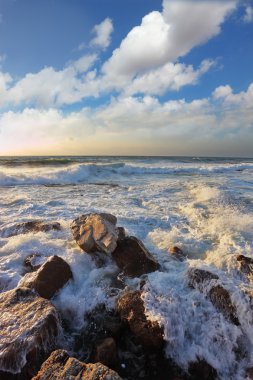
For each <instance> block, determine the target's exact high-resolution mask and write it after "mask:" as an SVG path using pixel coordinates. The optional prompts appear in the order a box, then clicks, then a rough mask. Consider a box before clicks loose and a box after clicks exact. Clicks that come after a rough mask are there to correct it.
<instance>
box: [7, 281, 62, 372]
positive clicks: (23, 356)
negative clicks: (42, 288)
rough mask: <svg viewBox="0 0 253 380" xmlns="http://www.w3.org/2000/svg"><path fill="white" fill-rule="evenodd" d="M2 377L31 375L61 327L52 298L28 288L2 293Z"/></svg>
mask: <svg viewBox="0 0 253 380" xmlns="http://www.w3.org/2000/svg"><path fill="white" fill-rule="evenodd" d="M0 325H1V334H0V379H30V378H31V377H32V376H33V375H34V373H36V371H37V370H38V368H39V366H40V365H41V363H42V361H43V360H45V358H46V355H47V354H49V353H50V351H51V350H52V349H54V347H55V345H56V342H57V338H58V335H59V331H60V323H59V320H58V315H57V312H56V310H55V308H54V306H53V305H52V304H51V302H50V301H48V300H45V299H43V298H41V297H39V296H38V295H37V294H36V293H35V292H34V291H33V290H31V289H28V288H15V289H14V290H10V291H8V292H5V293H2V294H0Z"/></svg>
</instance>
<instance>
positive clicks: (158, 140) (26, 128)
mask: <svg viewBox="0 0 253 380" xmlns="http://www.w3.org/2000/svg"><path fill="white" fill-rule="evenodd" d="M224 88H226V86H223V89H222V87H220V88H217V89H216V90H215V91H214V94H216V95H219V96H218V98H219V102H217V101H215V102H213V100H212V98H210V99H209V98H203V99H195V100H193V101H191V102H186V101H185V100H184V99H181V100H170V101H167V102H165V103H163V104H162V103H160V102H159V100H158V99H157V98H155V97H152V96H144V97H132V96H127V97H125V96H120V97H118V98H114V99H112V101H111V102H110V103H109V104H108V105H106V106H101V107H98V108H97V109H88V108H85V109H83V110H81V111H79V112H73V113H70V114H67V115H66V114H64V113H62V112H60V111H59V110H55V109H49V110H39V109H25V110H23V111H21V112H17V113H14V112H5V113H3V114H2V115H1V116H0V151H1V152H2V153H3V152H6V151H7V150H8V151H9V152H10V151H12V152H15V150H16V152H17V151H18V152H20V151H21V150H22V149H23V151H25V150H26V149H27V150H28V151H29V152H30V151H31V149H37V154H39V153H43V152H42V149H43V147H44V149H45V147H46V149H48V152H49V151H50V153H55V152H65V153H66V154H67V153H69V154H73V153H74V152H75V153H76V154H78V153H79V154H81V153H84V152H86V153H87V152H88V153H89V154H97V153H98V152H99V153H100V154H106V153H108V152H111V154H112V153H113V152H114V154H121V153H122V151H121V148H122V147H123V146H124V149H126V150H124V153H125V154H127V153H129V152H130V151H131V149H132V146H135V144H136V143H137V142H138V149H139V151H135V152H133V151H131V153H132V154H133V153H135V154H137V153H138V152H139V154H140V153H145V154H150V152H151V151H152V149H154V147H155V149H156V150H153V151H152V152H153V153H154V154H159V152H160V151H159V149H162V148H161V147H163V149H165V150H164V151H163V154H166V149H172V151H173V149H176V148H177V149H180V150H178V154H179V153H180V154H190V153H195V154H200V153H201V152H202V153H203V152H204V151H205V149H209V151H210V153H211V152H212V151H213V152H216V151H215V149H216V144H217V143H219V141H222V143H223V145H224V149H225V148H226V149H227V151H226V152H227V153H229V152H230V153H231V154H232V153H233V149H237V148H236V143H238V142H239V141H240V144H242V145H241V146H242V147H243V146H244V145H245V144H246V145H245V146H248V152H249V153H250V149H251V154H252V144H250V143H249V142H251V141H252V133H253V128H252V127H253V109H252V104H253V103H252V100H253V83H252V84H251V85H250V86H249V88H248V89H247V91H245V92H241V93H238V94H236V93H233V91H232V89H231V92H230V90H229V89H230V87H229V86H227V90H224ZM229 97H234V99H236V101H234V102H231V99H232V98H230V99H229ZM14 136H15V138H14ZM154 142H155V145H154ZM173 144H174V145H173ZM175 144H176V145H175ZM191 144H193V145H192V146H193V147H194V149H195V151H194V150H192V151H191V150H190V148H189V146H191ZM243 144H244V145H243ZM166 146H167V148H166ZM152 147H153V148H152ZM250 147H251V148H250ZM220 148H221V149H222V147H221V146H220ZM122 149H123V148H122ZM136 149H137V147H136ZM145 149H146V150H145ZM192 149H193V148H192ZM201 149H202V150H201ZM170 151H171V150H170ZM235 151H236V150H235ZM207 152H208V150H207V151H206V154H207ZM241 152H242V153H244V154H246V151H244V150H243V148H242V150H241ZM44 153H45V152H44ZM160 153H161V152H160ZM167 153H168V150H167ZM174 153H176V151H174ZM217 153H219V152H218V151H217ZM249 153H248V154H249ZM55 154H56V153H55ZM219 154H222V151H220V153H219Z"/></svg>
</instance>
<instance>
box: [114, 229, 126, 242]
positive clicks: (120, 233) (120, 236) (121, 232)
mask: <svg viewBox="0 0 253 380" xmlns="http://www.w3.org/2000/svg"><path fill="white" fill-rule="evenodd" d="M116 231H117V232H118V240H122V239H124V238H125V237H126V231H125V228H124V227H117V228H116Z"/></svg>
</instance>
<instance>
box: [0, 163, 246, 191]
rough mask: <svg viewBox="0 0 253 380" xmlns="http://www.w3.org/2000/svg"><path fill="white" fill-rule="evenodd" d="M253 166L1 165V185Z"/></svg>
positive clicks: (209, 171)
mask: <svg viewBox="0 0 253 380" xmlns="http://www.w3.org/2000/svg"><path fill="white" fill-rule="evenodd" d="M252 169H253V164H250V163H241V164H231V163H227V164H219V165H217V164H216V165H214V164H203V163H201V162H200V163H199V164H197V163H195V164H192V165H189V164H182V163H181V164H176V163H168V164H167V165H166V166H154V165H153V166H151V165H147V164H146V165H145V166H144V165H143V166H142V165H138V163H135V164H134V165H130V164H125V163H123V162H121V163H111V164H101V163H99V164H95V163H93V164H88V163H75V164H73V162H72V163H71V165H69V164H67V165H66V163H65V166H64V165H60V166H56V167H37V168H34V167H32V166H27V167H23V168H22V170H20V168H19V167H16V168H15V167H10V168H8V167H6V166H1V165H0V186H18V185H67V184H80V183H99V182H100V183H101V182H106V183H108V182H110V181H112V182H113V181H115V180H116V181H117V180H118V179H119V178H120V179H123V178H127V177H130V176H136V177H140V176H144V177H145V176H147V175H159V176H163V175H164V176H166V175H208V174H213V173H217V174H220V173H221V174H222V173H225V172H236V171H243V170H252Z"/></svg>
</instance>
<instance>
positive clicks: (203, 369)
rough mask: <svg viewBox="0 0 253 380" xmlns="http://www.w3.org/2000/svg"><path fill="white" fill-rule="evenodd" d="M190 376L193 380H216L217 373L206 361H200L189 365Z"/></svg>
mask: <svg viewBox="0 0 253 380" xmlns="http://www.w3.org/2000/svg"><path fill="white" fill-rule="evenodd" d="M189 374H190V376H191V377H190V379H191V380H200V379H201V380H215V379H217V371H216V370H215V369H214V368H213V367H212V366H210V364H208V363H207V362H206V361H205V360H203V359H202V360H198V361H196V362H194V363H190V365H189Z"/></svg>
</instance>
